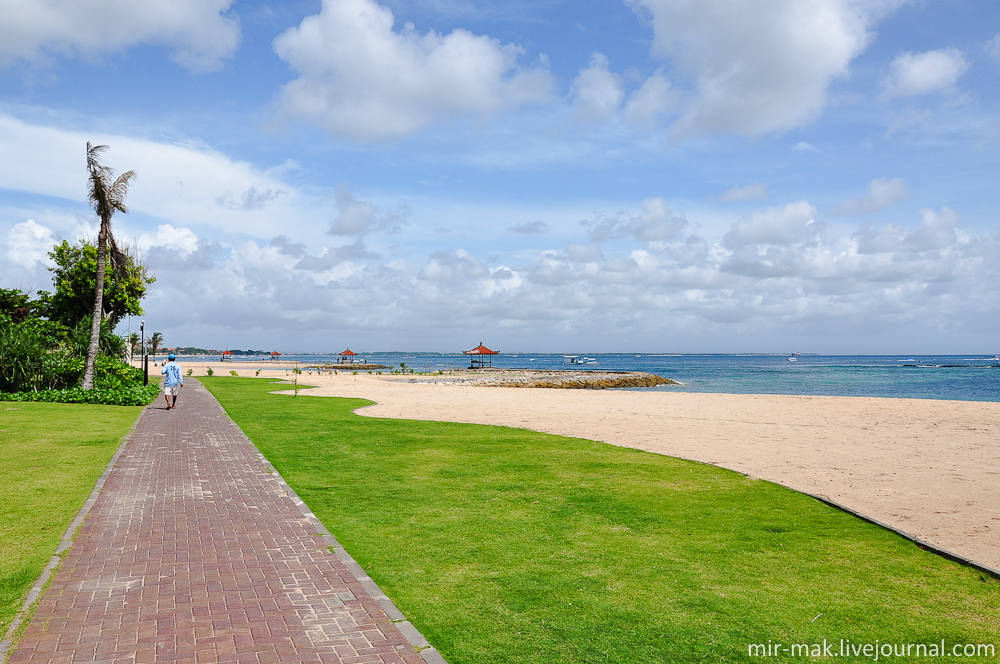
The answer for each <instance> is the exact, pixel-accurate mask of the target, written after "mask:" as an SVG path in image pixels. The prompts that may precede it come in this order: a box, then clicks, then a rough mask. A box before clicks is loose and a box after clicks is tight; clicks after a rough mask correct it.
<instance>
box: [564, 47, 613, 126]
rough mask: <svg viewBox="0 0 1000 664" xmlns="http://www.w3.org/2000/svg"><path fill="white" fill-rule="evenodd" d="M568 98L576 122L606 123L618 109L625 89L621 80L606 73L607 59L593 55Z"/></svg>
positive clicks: (609, 72) (577, 78)
mask: <svg viewBox="0 0 1000 664" xmlns="http://www.w3.org/2000/svg"><path fill="white" fill-rule="evenodd" d="M570 96H571V97H572V99H573V105H574V106H575V108H576V114H577V117H578V118H580V119H581V120H584V121H586V122H605V121H607V120H610V119H611V117H612V116H613V115H614V114H615V112H616V111H617V110H618V107H619V106H621V103H622V99H624V98H625V88H624V85H623V83H622V77H621V76H619V75H618V74H614V73H612V72H611V71H610V70H609V69H608V58H607V57H606V56H604V55H602V54H601V53H594V54H593V55H592V56H590V65H589V66H588V67H587V68H586V69H581V70H580V73H579V74H577V76H576V78H575V79H573V85H572V86H571V87H570Z"/></svg>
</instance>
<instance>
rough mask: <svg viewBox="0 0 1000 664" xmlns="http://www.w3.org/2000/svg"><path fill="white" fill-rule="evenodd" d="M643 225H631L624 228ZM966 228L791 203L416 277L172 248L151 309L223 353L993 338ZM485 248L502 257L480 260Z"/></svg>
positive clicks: (994, 261) (991, 257)
mask: <svg viewBox="0 0 1000 664" xmlns="http://www.w3.org/2000/svg"><path fill="white" fill-rule="evenodd" d="M654 200H655V199H654ZM649 207H652V208H655V207H656V206H655V205H651V206H649ZM640 216H641V215H640V214H638V213H637V214H634V215H622V216H621V217H620V218H619V220H618V221H619V223H621V224H624V226H620V227H619V228H620V229H621V230H623V231H624V230H626V229H627V228H628V227H627V224H628V222H629V220H630V219H633V218H637V217H640ZM660 216H662V215H660ZM959 222H960V220H959V216H958V214H957V213H956V212H955V211H953V210H950V209H948V208H943V209H940V210H923V211H921V213H920V215H919V217H918V218H916V219H914V223H913V224H910V225H899V226H896V225H886V226H880V227H877V228H871V227H869V226H867V225H864V224H862V225H860V226H859V227H858V228H857V229H856V230H854V232H851V231H847V232H844V231H842V230H838V229H837V228H836V227H824V226H823V225H822V224H820V223H819V222H817V221H816V220H815V208H814V207H813V206H812V205H811V204H809V203H808V201H798V202H795V203H792V204H789V205H784V206H774V207H771V208H766V209H762V210H759V211H758V212H757V213H756V214H753V215H750V216H748V217H745V218H742V219H739V220H737V221H735V222H734V223H732V225H731V227H730V228H729V232H728V233H727V234H725V235H724V236H718V235H717V236H705V237H701V236H698V235H689V236H687V237H686V238H681V237H679V236H678V237H675V239H673V240H671V241H669V242H660V243H645V242H644V241H643V240H641V239H640V235H641V233H635V232H629V233H624V234H623V235H622V237H620V238H619V240H620V242H619V243H616V244H614V245H600V246H599V245H597V244H594V243H592V242H590V243H588V242H587V241H586V239H585V238H578V240H579V241H574V240H570V241H569V242H567V243H566V245H565V247H564V249H562V250H558V251H555V250H548V251H542V252H538V253H534V254H526V253H523V252H518V260H517V261H509V260H508V259H507V258H506V257H505V256H504V255H503V252H500V253H499V254H495V253H494V252H495V251H496V246H495V245H491V246H490V247H489V248H488V249H485V248H481V247H479V246H478V245H479V243H478V241H477V240H476V239H471V238H470V239H469V242H470V244H469V245H466V247H465V248H462V247H459V248H453V249H448V250H430V251H427V252H426V253H421V254H420V255H419V256H418V257H415V258H414V259H413V261H412V262H411V261H409V260H402V259H398V258H393V259H389V260H383V259H379V258H377V257H375V256H374V255H373V254H370V253H369V252H368V251H367V250H366V249H365V247H364V245H363V244H362V243H361V242H360V240H357V241H354V242H353V243H352V244H348V245H345V246H342V247H332V248H330V247H321V248H318V249H315V248H312V247H311V246H310V245H309V244H308V242H307V241H306V242H303V241H302V240H301V239H300V238H295V239H289V238H288V237H284V236H279V237H278V238H275V239H274V240H272V241H271V242H270V243H268V244H266V245H259V244H257V243H253V242H235V243H234V244H233V246H232V250H231V252H229V253H226V252H222V251H219V250H218V248H214V249H213V248H212V247H210V246H204V245H203V243H200V244H199V248H198V249H197V250H196V251H195V252H193V253H191V254H190V255H189V257H188V258H187V259H184V261H187V262H182V261H180V255H179V253H178V252H176V251H175V252H173V253H172V254H170V255H169V256H168V255H167V253H166V250H163V251H164V253H163V255H162V256H160V255H159V254H158V255H157V263H156V264H155V265H154V267H155V268H156V269H157V271H158V273H160V274H166V271H167V269H170V270H172V271H170V272H169V278H163V279H161V280H159V281H158V282H157V285H156V288H155V289H153V291H152V294H151V296H150V297H151V301H150V302H149V306H148V307H147V308H148V309H149V311H150V312H151V315H154V312H157V311H161V310H162V311H166V310H167V309H165V307H168V306H172V305H171V303H175V302H176V301H178V300H179V298H182V297H183V298H184V302H185V306H186V310H185V321H184V330H186V332H185V334H188V333H190V332H189V331H190V330H193V329H198V328H199V326H201V327H211V328H212V329H213V330H215V331H216V332H215V333H214V335H213V338H227V339H230V338H234V337H238V338H247V337H246V336H245V335H251V334H258V333H256V332H253V331H255V330H256V331H259V334H258V336H259V337H260V338H266V339H275V340H281V341H271V342H264V343H265V344H266V345H270V344H274V343H279V342H280V343H285V344H289V343H292V342H290V341H288V339H297V340H300V339H315V340H316V341H315V347H316V349H318V350H323V349H327V350H329V348H328V347H329V346H330V345H332V344H333V343H335V342H336V343H338V344H339V343H341V342H339V341H336V340H337V339H345V338H347V339H349V338H351V337H352V336H353V337H354V338H357V337H358V336H359V335H360V334H361V331H362V330H363V331H364V332H363V338H364V339H365V340H366V343H367V344H368V346H369V348H377V347H380V344H382V345H381V347H383V348H386V347H389V344H392V345H393V346H394V347H398V345H397V344H399V343H406V344H407V345H408V347H412V348H421V349H437V350H447V349H448V348H449V347H450V346H451V345H452V344H454V343H456V339H457V340H458V342H459V343H460V345H462V346H465V347H467V345H468V344H470V343H474V342H477V341H479V337H480V333H481V331H483V330H490V331H493V334H495V335H496V336H497V337H499V338H500V339H503V340H505V341H504V343H510V344H511V345H513V343H512V342H511V341H509V340H510V339H512V338H514V337H517V335H518V334H519V332H518V331H520V334H523V335H524V336H520V337H517V338H519V339H521V340H522V342H523V343H526V344H528V345H532V346H533V349H537V348H538V346H539V345H545V344H547V343H548V341H547V340H551V343H553V344H556V345H557V346H563V345H564V344H574V343H584V342H585V343H591V344H597V345H598V346H600V345H608V346H610V347H614V343H615V342H614V341H613V340H611V339H609V337H608V335H610V334H618V333H620V332H621V331H622V330H625V329H631V330H632V331H630V332H629V336H628V338H629V339H633V335H638V336H635V337H634V338H636V339H640V338H641V339H643V340H644V341H643V342H644V344H648V346H647V347H650V348H659V347H662V346H658V345H657V344H658V343H660V342H662V339H663V338H665V337H669V338H670V339H671V344H672V345H673V344H675V343H677V344H686V345H687V346H688V347H689V348H693V349H696V350H697V349H700V350H706V349H711V348H713V347H715V346H714V344H713V343H711V342H708V341H707V340H708V339H709V338H710V337H711V335H718V336H716V337H713V338H714V339H716V340H725V339H728V340H729V343H730V344H731V343H732V339H733V338H734V335H738V337H739V338H740V339H741V340H743V341H744V342H745V343H746V344H747V345H746V347H747V348H752V347H755V345H756V344H763V346H761V347H763V348H767V347H768V346H767V343H766V342H767V339H768V338H773V336H774V335H779V336H783V337H784V336H788V335H791V336H796V337H797V338H800V339H801V338H805V339H808V338H810V337H821V336H824V335H826V336H828V337H829V336H830V335H832V336H836V335H838V334H853V333H854V332H853V330H855V329H857V330H858V333H859V334H860V333H862V332H863V334H864V335H865V338H866V339H868V340H869V342H870V343H873V344H875V343H877V341H876V339H877V335H878V334H879V331H880V330H897V329H900V328H901V327H902V328H905V329H906V330H907V333H908V334H919V333H920V332H921V331H930V330H934V331H935V332H936V333H940V332H941V330H955V331H957V330H959V329H960V328H963V327H968V326H978V327H983V326H984V325H985V323H984V321H987V322H989V323H991V324H992V323H1000V296H998V295H997V294H996V293H995V292H994V289H993V284H994V283H995V281H996V279H997V278H998V277H1000V238H998V237H997V236H995V235H990V234H978V235H970V234H968V233H967V232H965V231H963V230H962V229H961V227H960V223H959ZM631 230H632V231H638V228H635V227H633V228H632V229H631ZM580 234H581V235H583V233H582V232H581V233H580ZM473 245H476V246H475V247H473ZM654 245H655V246H654ZM473 249H475V251H474V250H473ZM486 251H489V252H491V254H493V255H490V256H487V255H486V254H485V253H477V252H486ZM195 257H200V258H199V259H198V261H199V262H196V261H195ZM206 262H209V263H210V267H209V268H207V269H206V268H204V265H205V263H206ZM189 263H190V265H191V268H190V269H188V268H187V267H186V266H187V265H188V264H189ZM163 265H166V266H167V268H164V267H161V266H163ZM177 265H181V266H182V267H183V268H184V269H174V268H175V267H176V266H177ZM330 302H337V303H339V305H340V306H338V307H336V308H335V309H331V308H330V307H329V306H328V304H329V303H330ZM288 320H294V321H295V334H294V335H290V333H289V332H288V330H287V321H288ZM858 321H864V330H861V328H860V327H859V324H858ZM978 327H977V329H978ZM872 330H874V332H873V331H872ZM310 331H315V334H313V333H312V332H310ZM164 332H165V333H166V332H167V331H166V330H164ZM643 335H644V336H643ZM468 336H471V337H475V338H474V339H473V341H472V342H470V341H468V339H466V337H468ZM615 338H616V339H617V338H618V337H615ZM401 340H404V341H401ZM598 340H600V341H598ZM174 341H176V342H177V343H180V342H181V340H180V339H174ZM172 343H173V342H172ZM241 343H243V345H246V342H241ZM296 343H298V344H301V343H302V342H301V341H297V342H296ZM352 343H353V342H352ZM706 344H707V345H706ZM591 347H595V346H591ZM561 349H562V348H560V347H557V348H555V349H554V350H561ZM866 349H868V350H871V349H870V348H867V347H866ZM279 350H283V349H279ZM337 350H339V348H338V349H337Z"/></svg>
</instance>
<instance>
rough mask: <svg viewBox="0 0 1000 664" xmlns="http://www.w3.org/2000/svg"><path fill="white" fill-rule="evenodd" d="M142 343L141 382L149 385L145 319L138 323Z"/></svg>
mask: <svg viewBox="0 0 1000 664" xmlns="http://www.w3.org/2000/svg"><path fill="white" fill-rule="evenodd" d="M139 334H140V336H141V342H140V343H141V344H142V384H143V385H149V360H147V359H146V321H142V322H141V323H139Z"/></svg>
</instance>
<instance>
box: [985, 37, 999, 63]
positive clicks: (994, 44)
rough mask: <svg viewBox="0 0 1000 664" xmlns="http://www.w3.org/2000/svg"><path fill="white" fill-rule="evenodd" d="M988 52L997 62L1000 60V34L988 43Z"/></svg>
mask: <svg viewBox="0 0 1000 664" xmlns="http://www.w3.org/2000/svg"><path fill="white" fill-rule="evenodd" d="M986 52H987V53H989V54H990V57H992V58H993V59H995V60H1000V33H998V34H996V35H994V36H993V39H991V40H989V41H988V42H986Z"/></svg>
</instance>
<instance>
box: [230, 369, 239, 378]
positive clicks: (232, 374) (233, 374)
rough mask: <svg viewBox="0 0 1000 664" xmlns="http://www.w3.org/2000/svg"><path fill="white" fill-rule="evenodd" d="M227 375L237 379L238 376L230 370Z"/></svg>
mask: <svg viewBox="0 0 1000 664" xmlns="http://www.w3.org/2000/svg"><path fill="white" fill-rule="evenodd" d="M229 375H230V376H235V377H238V376H239V374H238V373H236V372H235V371H232V370H230V371H229Z"/></svg>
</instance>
